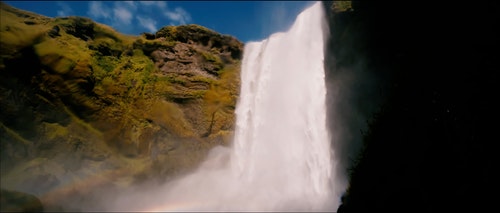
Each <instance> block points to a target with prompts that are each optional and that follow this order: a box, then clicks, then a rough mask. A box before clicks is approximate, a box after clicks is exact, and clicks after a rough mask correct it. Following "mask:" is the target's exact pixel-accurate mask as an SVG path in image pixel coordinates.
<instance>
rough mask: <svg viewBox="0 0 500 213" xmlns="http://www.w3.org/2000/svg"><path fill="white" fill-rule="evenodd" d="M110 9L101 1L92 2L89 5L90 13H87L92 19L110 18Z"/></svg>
mask: <svg viewBox="0 0 500 213" xmlns="http://www.w3.org/2000/svg"><path fill="white" fill-rule="evenodd" d="M109 11H110V10H109V8H108V7H106V6H105V5H103V4H102V2H100V1H91V2H90V3H89V11H88V12H87V13H88V14H89V15H90V17H92V18H95V19H98V18H110V17H111V16H110V14H109Z"/></svg>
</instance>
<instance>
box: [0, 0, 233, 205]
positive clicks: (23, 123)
mask: <svg viewBox="0 0 500 213" xmlns="http://www.w3.org/2000/svg"><path fill="white" fill-rule="evenodd" d="M0 10H1V15H0V18H1V20H0V25H1V26H0V38H1V39H0V45H1V48H0V83H1V84H0V132H1V134H0V140H1V160H2V161H1V164H2V165H1V166H2V167H1V168H2V169H1V175H2V188H7V189H10V190H18V191H24V192H28V193H33V194H35V195H38V196H40V197H41V199H42V203H44V202H45V204H48V205H55V204H54V203H50V201H52V199H53V197H57V196H62V194H64V193H67V192H64V193H63V192H61V191H57V190H56V191H54V190H55V189H57V188H58V187H61V185H63V184H66V183H67V182H68V181H69V182H72V181H73V182H78V181H79V180H80V179H81V178H82V176H88V175H98V176H99V177H100V178H101V179H102V181H101V182H100V183H101V184H109V183H113V184H115V185H116V183H121V184H122V185H123V184H124V183H125V185H127V184H130V183H133V182H140V181H141V180H144V179H149V178H153V177H156V178H159V179H161V180H162V181H163V180H165V178H167V177H171V176H173V175H175V174H178V173H180V172H183V171H187V170H189V169H190V168H194V167H195V166H196V165H197V163H198V162H200V160H201V159H203V157H204V155H205V153H206V151H207V150H208V149H210V148H211V147H213V146H215V145H228V144H229V143H230V138H231V135H232V131H233V129H234V121H235V116H234V109H235V105H236V100H237V97H238V93H239V91H238V90H239V72H240V59H241V55H242V51H243V44H242V43H241V42H239V41H238V40H236V39H235V38H233V37H230V36H225V35H220V34H218V33H216V32H214V31H211V30H209V29H207V28H204V27H201V26H197V25H186V26H177V27H176V26H168V27H164V28H162V29H160V30H159V31H158V32H157V33H156V34H144V35H141V36H126V35H122V34H120V33H118V32H116V31H115V30H113V29H112V28H110V27H108V26H105V25H102V24H99V23H95V22H93V21H92V20H90V19H87V18H83V17H57V18H49V17H44V16H41V15H37V14H34V13H30V12H27V11H22V10H18V9H15V8H12V7H10V6H8V5H6V4H5V3H0ZM116 171H121V172H120V175H119V177H118V176H116V175H117V174H116V173H114V172H116ZM40 182H44V183H45V184H42V186H40V187H39V186H38V185H37V183H40ZM47 182H48V183H47ZM30 184H31V185H30ZM98 185H99V184H98ZM98 185H96V186H98ZM33 186H36V187H33ZM75 190H77V189H76V188H75ZM65 195H67V194H65Z"/></svg>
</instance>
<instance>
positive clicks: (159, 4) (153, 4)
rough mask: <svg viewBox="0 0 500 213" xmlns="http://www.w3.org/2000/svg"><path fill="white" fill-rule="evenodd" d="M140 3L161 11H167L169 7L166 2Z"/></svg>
mask: <svg viewBox="0 0 500 213" xmlns="http://www.w3.org/2000/svg"><path fill="white" fill-rule="evenodd" d="M139 3H140V4H142V5H144V6H147V7H149V6H156V7H158V8H160V9H165V8H166V7H167V3H165V2H164V1H139Z"/></svg>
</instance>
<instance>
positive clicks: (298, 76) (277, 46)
mask: <svg viewBox="0 0 500 213" xmlns="http://www.w3.org/2000/svg"><path fill="white" fill-rule="evenodd" d="M325 27H326V20H325V17H324V11H323V6H322V4H321V2H317V3H315V4H313V5H312V6H311V7H309V8H307V9H306V10H304V11H303V12H302V13H301V14H299V15H298V17H297V19H296V21H295V23H294V24H293V25H292V27H291V28H290V29H289V31H288V32H285V33H276V34H273V35H272V36H271V37H269V38H268V39H266V40H264V41H261V42H250V43H247V44H246V46H245V52H244V56H243V62H242V70H241V82H242V83H241V91H240V99H239V101H238V104H237V108H236V118H237V122H236V130H235V138H234V142H233V145H232V147H231V148H224V147H216V148H214V149H213V150H212V151H211V152H210V153H209V156H208V157H207V159H206V161H205V162H203V163H202V165H201V166H200V167H199V169H198V170H196V171H195V172H193V173H191V174H189V175H187V176H185V177H182V178H180V179H178V180H175V181H172V182H170V183H169V184H168V185H167V186H165V187H164V188H162V189H161V190H158V191H157V192H151V193H150V194H149V195H148V197H151V199H149V200H148V201H144V202H141V203H140V204H137V201H136V200H134V199H132V198H131V199H129V200H122V203H121V204H120V205H121V208H123V207H124V206H127V205H126V203H128V202H131V201H135V202H134V206H133V207H130V205H128V206H127V209H126V210H128V211H130V210H134V209H138V210H144V209H145V208H147V209H146V210H148V211H154V210H157V211H172V210H173V211H204V210H208V211H214V210H216V211H221V210H223V211H321V210H330V211H332V210H333V211H335V210H336V208H337V206H338V203H339V201H338V200H339V199H338V197H336V196H335V195H334V191H335V184H334V182H333V180H332V179H333V177H335V175H334V174H333V172H334V171H335V168H334V167H335V164H334V162H333V160H332V159H333V151H332V150H331V147H330V135H329V131H328V129H327V126H326V103H325V99H326V97H325V96H326V86H325V72H324V65H323V58H324V52H325V51H324V48H325V47H324V46H325V41H326V35H327V33H326V32H327V30H326V29H325ZM158 203H161V204H158ZM151 205H153V206H154V208H151ZM114 210H116V209H114ZM121 210H123V209H121Z"/></svg>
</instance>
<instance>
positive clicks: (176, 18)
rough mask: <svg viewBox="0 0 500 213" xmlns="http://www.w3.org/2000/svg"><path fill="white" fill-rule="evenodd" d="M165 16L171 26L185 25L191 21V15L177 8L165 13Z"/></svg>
mask: <svg viewBox="0 0 500 213" xmlns="http://www.w3.org/2000/svg"><path fill="white" fill-rule="evenodd" d="M165 16H166V17H167V18H168V19H169V20H170V21H172V22H171V24H186V23H188V22H190V21H191V15H189V13H188V12H186V11H185V10H184V9H182V8H180V7H177V8H175V10H173V11H168V10H167V11H166V12H165Z"/></svg>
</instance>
